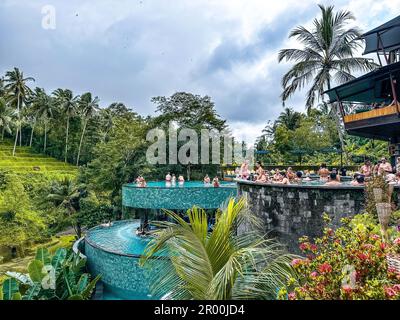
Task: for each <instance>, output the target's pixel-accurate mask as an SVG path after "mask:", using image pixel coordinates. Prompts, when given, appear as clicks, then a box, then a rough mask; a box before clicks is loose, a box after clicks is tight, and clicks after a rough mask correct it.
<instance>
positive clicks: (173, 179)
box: [171, 174, 176, 184]
mask: <svg viewBox="0 0 400 320" xmlns="http://www.w3.org/2000/svg"><path fill="white" fill-rule="evenodd" d="M171 183H172V184H176V177H175V175H174V174H172V178H171Z"/></svg>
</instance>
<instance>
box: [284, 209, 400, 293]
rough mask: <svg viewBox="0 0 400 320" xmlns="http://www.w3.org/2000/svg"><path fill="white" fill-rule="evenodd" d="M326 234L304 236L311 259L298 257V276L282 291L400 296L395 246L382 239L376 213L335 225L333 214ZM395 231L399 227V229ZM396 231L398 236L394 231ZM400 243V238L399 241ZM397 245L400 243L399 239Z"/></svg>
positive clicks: (303, 247)
mask: <svg viewBox="0 0 400 320" xmlns="http://www.w3.org/2000/svg"><path fill="white" fill-rule="evenodd" d="M324 219H325V221H326V223H327V225H326V227H325V229H324V233H323V236H322V237H320V238H316V239H315V241H314V242H312V241H311V240H310V239H309V238H308V237H303V238H301V239H300V250H301V251H302V252H303V254H304V256H305V258H302V259H294V260H293V261H292V266H293V267H294V268H295V270H296V272H297V276H296V277H293V278H292V279H290V280H289V281H288V284H287V287H286V288H282V289H281V291H280V294H279V297H280V298H281V299H289V300H303V299H305V300H308V299H315V300H353V299H354V300H366V299H374V300H376V299H400V273H398V272H397V271H396V270H394V269H391V268H389V267H388V265H387V263H386V258H387V255H388V254H390V253H391V252H392V251H393V250H392V248H391V245H390V244H389V243H387V242H384V241H383V240H382V236H381V235H380V234H379V230H380V227H379V225H377V224H376V222H374V219H373V217H372V216H371V215H369V214H366V215H362V216H356V217H355V218H353V219H349V218H346V219H342V223H343V224H342V226H341V227H340V228H337V229H336V230H333V229H332V227H331V226H329V224H330V219H329V217H328V216H327V215H325V216H324ZM394 233H397V237H398V232H397V231H396V230H394ZM393 236H396V235H393ZM395 242H396V241H395ZM394 245H396V243H394Z"/></svg>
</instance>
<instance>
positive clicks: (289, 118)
mask: <svg viewBox="0 0 400 320" xmlns="http://www.w3.org/2000/svg"><path fill="white" fill-rule="evenodd" d="M301 117H302V115H301V113H300V112H297V111H294V110H293V109H292V108H285V109H284V111H283V112H281V113H280V115H279V117H278V119H277V123H278V124H283V125H284V126H285V127H286V128H288V129H289V130H295V129H296V128H298V127H299V124H300V120H301Z"/></svg>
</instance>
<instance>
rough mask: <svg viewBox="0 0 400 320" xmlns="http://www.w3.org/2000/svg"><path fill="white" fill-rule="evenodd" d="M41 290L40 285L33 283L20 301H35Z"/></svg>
mask: <svg viewBox="0 0 400 320" xmlns="http://www.w3.org/2000/svg"><path fill="white" fill-rule="evenodd" d="M40 289H41V285H40V283H34V284H33V285H32V286H31V287H30V288H29V289H28V290H27V291H26V292H25V294H24V296H23V297H22V300H35V299H36V297H37V296H38V295H39V292H40Z"/></svg>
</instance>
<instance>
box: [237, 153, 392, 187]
mask: <svg viewBox="0 0 400 320" xmlns="http://www.w3.org/2000/svg"><path fill="white" fill-rule="evenodd" d="M346 174H347V171H346V169H345V168H342V169H340V170H338V169H337V168H333V169H332V170H329V169H328V167H327V165H326V164H325V163H323V164H321V166H320V168H319V170H318V171H317V172H316V174H314V176H313V175H312V172H311V171H309V170H304V171H296V172H295V171H294V170H293V169H292V168H291V167H289V168H288V169H287V170H279V169H275V170H271V171H268V170H264V168H263V166H262V164H261V162H260V161H257V162H256V164H255V172H254V173H251V172H250V169H249V161H247V160H246V161H245V162H244V163H243V164H242V165H241V167H240V169H239V168H238V169H237V170H236V178H238V179H244V180H251V181H255V182H259V183H275V184H299V183H302V182H307V181H315V180H319V181H320V182H322V183H323V184H325V185H340V184H341V183H342V182H341V177H342V176H346ZM375 175H383V176H385V179H386V181H387V182H388V183H391V184H400V157H399V158H397V160H396V167H395V168H392V165H391V164H390V162H388V161H387V159H386V158H385V157H383V158H382V159H381V160H379V161H378V162H376V163H375V164H372V163H371V161H370V160H366V161H365V163H364V164H363V165H362V166H361V168H360V169H359V171H358V172H356V173H354V175H353V179H352V181H351V182H350V184H351V185H354V186H363V185H364V184H365V182H366V181H368V180H369V179H370V178H371V177H372V176H375ZM312 176H313V178H311V177H312Z"/></svg>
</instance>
